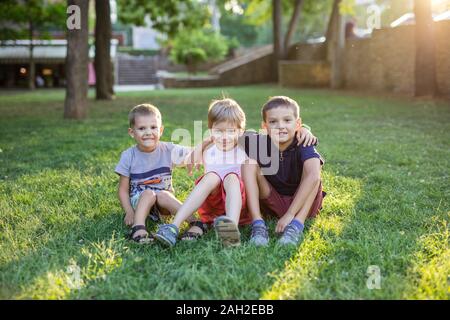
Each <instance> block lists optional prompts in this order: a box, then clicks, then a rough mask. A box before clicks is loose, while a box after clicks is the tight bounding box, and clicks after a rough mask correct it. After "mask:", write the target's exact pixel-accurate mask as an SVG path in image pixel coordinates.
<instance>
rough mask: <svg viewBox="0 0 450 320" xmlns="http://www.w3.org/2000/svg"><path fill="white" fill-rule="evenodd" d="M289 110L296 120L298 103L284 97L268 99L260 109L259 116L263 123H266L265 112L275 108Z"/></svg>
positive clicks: (298, 108) (298, 109) (298, 110)
mask: <svg viewBox="0 0 450 320" xmlns="http://www.w3.org/2000/svg"><path fill="white" fill-rule="evenodd" d="M281 107H284V108H289V109H291V110H292V111H293V112H294V117H295V118H296V119H297V118H298V117H299V116H300V106H299V105H298V103H297V102H296V101H295V100H294V99H291V98H289V97H286V96H275V97H270V98H269V100H267V102H266V103H265V104H264V105H263V107H262V109H261V115H262V118H263V120H264V121H266V112H267V111H269V110H272V109H275V108H281Z"/></svg>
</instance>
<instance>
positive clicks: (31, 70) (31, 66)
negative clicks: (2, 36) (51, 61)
mask: <svg viewBox="0 0 450 320" xmlns="http://www.w3.org/2000/svg"><path fill="white" fill-rule="evenodd" d="M28 32H29V34H28V37H29V40H30V55H29V58H28V89H30V90H34V89H35V88H36V86H35V84H34V79H35V78H36V65H35V63H34V57H33V51H34V45H33V22H32V21H29V22H28Z"/></svg>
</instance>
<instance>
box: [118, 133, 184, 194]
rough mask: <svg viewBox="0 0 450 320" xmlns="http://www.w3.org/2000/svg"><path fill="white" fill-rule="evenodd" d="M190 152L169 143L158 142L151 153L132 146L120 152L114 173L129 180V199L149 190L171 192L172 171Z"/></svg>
mask: <svg viewBox="0 0 450 320" xmlns="http://www.w3.org/2000/svg"><path fill="white" fill-rule="evenodd" d="M190 151H191V148H189V147H183V146H180V145H176V144H173V143H171V142H159V143H158V146H157V147H156V149H155V150H154V151H152V152H142V151H140V150H139V149H138V147H137V146H133V147H130V148H128V149H127V150H125V151H124V152H122V155H121V157H120V161H119V163H118V164H117V166H116V169H115V172H116V173H117V174H120V175H122V176H125V177H129V178H130V197H133V196H134V195H136V194H138V193H140V192H142V191H144V190H147V189H150V190H154V191H156V192H158V191H161V190H167V191H171V192H173V187H172V169H173V167H175V166H177V165H180V164H181V163H182V161H183V159H184V158H185V157H186V156H187V155H188V153H189V152H190Z"/></svg>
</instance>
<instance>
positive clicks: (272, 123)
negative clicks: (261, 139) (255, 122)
mask: <svg viewBox="0 0 450 320" xmlns="http://www.w3.org/2000/svg"><path fill="white" fill-rule="evenodd" d="M300 126H301V120H300V118H297V117H296V116H295V114H294V110H293V109H292V108H289V107H285V106H281V107H278V108H272V109H270V110H267V111H266V113H265V121H263V123H262V127H263V128H264V129H266V130H267V133H268V135H269V136H270V138H271V139H272V140H273V141H274V142H275V143H278V145H279V148H280V149H281V150H284V149H285V148H287V147H288V146H289V145H290V144H291V143H292V141H293V140H294V137H295V132H296V131H297V130H298V129H300Z"/></svg>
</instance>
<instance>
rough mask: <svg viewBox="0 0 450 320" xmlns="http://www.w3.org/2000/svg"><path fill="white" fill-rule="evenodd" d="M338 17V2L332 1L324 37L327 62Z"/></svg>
mask: <svg viewBox="0 0 450 320" xmlns="http://www.w3.org/2000/svg"><path fill="white" fill-rule="evenodd" d="M338 16H339V1H337V0H334V1H333V9H332V10H331V15H330V19H329V20H328V27H327V33H326V35H325V37H326V38H325V43H326V47H327V60H328V61H331V56H332V46H331V43H332V40H333V36H334V35H335V32H334V31H335V25H336V19H337V18H338Z"/></svg>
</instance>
